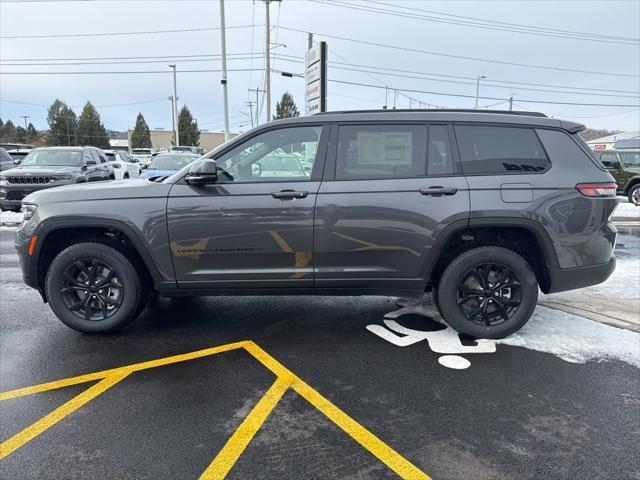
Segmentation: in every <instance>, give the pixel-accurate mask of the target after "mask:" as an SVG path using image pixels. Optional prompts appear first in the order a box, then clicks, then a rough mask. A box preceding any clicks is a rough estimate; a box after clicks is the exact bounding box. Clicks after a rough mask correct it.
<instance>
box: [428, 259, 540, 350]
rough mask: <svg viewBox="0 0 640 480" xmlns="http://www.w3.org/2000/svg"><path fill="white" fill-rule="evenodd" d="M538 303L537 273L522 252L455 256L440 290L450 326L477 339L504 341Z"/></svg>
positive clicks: (443, 310) (526, 319)
mask: <svg viewBox="0 0 640 480" xmlns="http://www.w3.org/2000/svg"><path fill="white" fill-rule="evenodd" d="M537 300H538V282H537V280H536V276H535V273H534V272H533V270H532V269H531V267H530V266H529V264H528V263H527V262H526V260H525V259H524V258H522V257H521V256H520V255H518V254H517V253H515V252H513V251H511V250H508V249H506V248H502V247H480V248H475V249H473V250H469V251H467V252H464V253H462V254H460V255H459V256H458V257H456V258H455V259H454V260H453V261H452V262H451V263H450V264H449V266H448V267H447V269H446V270H445V271H444V273H443V275H442V277H441V279H440V283H439V285H438V305H439V307H440V311H441V313H442V316H443V317H444V319H445V321H446V322H447V323H448V324H449V325H450V326H451V327H452V328H454V329H455V330H456V331H458V332H460V333H464V334H467V335H470V336H472V337H474V338H504V337H506V336H508V335H511V334H512V333H514V332H516V331H518V330H519V329H520V328H522V326H523V325H524V324H525V323H527V321H528V320H529V319H530V318H531V315H532V314H533V311H534V310H535V308H536V302H537Z"/></svg>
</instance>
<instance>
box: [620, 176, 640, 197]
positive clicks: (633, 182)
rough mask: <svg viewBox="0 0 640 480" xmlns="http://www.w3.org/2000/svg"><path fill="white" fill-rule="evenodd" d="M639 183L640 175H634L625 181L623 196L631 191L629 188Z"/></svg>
mask: <svg viewBox="0 0 640 480" xmlns="http://www.w3.org/2000/svg"><path fill="white" fill-rule="evenodd" d="M639 183H640V175H634V176H633V177H631V178H630V179H629V180H627V184H626V185H625V186H624V190H623V192H624V194H625V195H628V194H629V190H631V187H633V186H634V185H637V184H639Z"/></svg>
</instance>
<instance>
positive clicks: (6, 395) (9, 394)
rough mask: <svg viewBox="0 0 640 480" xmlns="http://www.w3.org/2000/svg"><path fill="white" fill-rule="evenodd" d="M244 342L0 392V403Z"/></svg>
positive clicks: (171, 361) (194, 356) (241, 344)
mask: <svg viewBox="0 0 640 480" xmlns="http://www.w3.org/2000/svg"><path fill="white" fill-rule="evenodd" d="M245 343H246V342H236V343H228V344H227V345H220V346H219V347H213V348H205V349H204V350H197V351H195V352H190V353H183V354H181V355H173V356H171V357H165V358H160V359H158V360H150V361H148V362H142V363H135V364H133V365H126V366H123V367H117V368H112V369H109V370H103V371H101V372H94V373H88V374H86V375H79V376H77V377H71V378H64V379H62V380H57V381H55V382H47V383H41V384H39V385H33V386H31V387H25V388H17V389H15V390H9V391H6V392H0V401H2V400H8V399H10V398H16V397H22V396H25V395H31V394H33V393H40V392H46V391H47V390H55V389H57V388H62V387H69V386H71V385H78V384H80V383H86V382H91V381H93V380H99V379H101V378H106V377H108V376H110V375H114V374H118V373H122V372H124V371H126V372H128V373H131V372H138V371H140V370H146V369H148V368H155V367H161V366H164V365H169V364H171V363H179V362H184V361H186V360H194V359H196V358H201V357H207V356H209V355H215V354H216V353H222V352H228V351H230V350H237V349H239V348H243V347H244V345H245Z"/></svg>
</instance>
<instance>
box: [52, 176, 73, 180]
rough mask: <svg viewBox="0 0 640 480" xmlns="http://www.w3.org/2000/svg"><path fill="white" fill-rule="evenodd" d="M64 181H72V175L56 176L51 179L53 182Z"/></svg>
mask: <svg viewBox="0 0 640 480" xmlns="http://www.w3.org/2000/svg"><path fill="white" fill-rule="evenodd" d="M63 180H71V175H56V176H55V177H51V181H52V182H60V181H63Z"/></svg>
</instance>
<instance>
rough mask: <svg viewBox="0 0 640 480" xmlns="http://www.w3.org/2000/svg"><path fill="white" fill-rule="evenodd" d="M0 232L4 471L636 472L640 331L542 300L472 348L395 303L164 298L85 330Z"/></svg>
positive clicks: (0, 465)
mask: <svg viewBox="0 0 640 480" xmlns="http://www.w3.org/2000/svg"><path fill="white" fill-rule="evenodd" d="M619 228H620V229H621V234H620V236H619V241H618V246H617V254H618V257H619V272H625V271H626V272H631V273H630V278H629V282H630V285H629V289H628V290H627V294H626V301H622V299H617V298H616V297H615V296H616V295H619V292H618V291H617V290H616V289H613V290H611V292H612V293H611V295H612V296H613V297H612V298H611V300H612V302H611V303H612V305H613V304H614V303H626V304H627V306H628V305H631V307H632V310H631V311H633V306H634V305H636V303H637V299H636V298H635V296H634V295H635V294H634V293H633V292H632V289H634V288H635V286H634V285H635V284H634V283H633V282H638V279H637V278H635V277H637V275H635V277H634V275H633V272H634V270H633V269H634V268H637V266H636V263H637V244H638V237H639V236H640V228H639V227H638V226H637V225H635V223H633V222H627V223H625V224H622V225H621V226H620V227H619ZM4 230H5V231H2V232H0V240H1V253H0V254H1V259H2V278H1V285H0V297H1V298H2V303H1V304H0V306H1V309H2V312H1V313H2V332H1V333H2V336H1V345H0V355H1V357H0V359H1V362H0V369H1V370H0V379H1V382H2V385H1V390H2V392H4V393H3V394H2V397H0V399H1V401H2V403H1V404H0V405H1V407H2V408H1V409H0V411H1V412H2V418H1V425H2V441H3V442H4V443H3V444H2V451H1V454H0V455H1V456H2V457H4V458H3V459H2V460H1V462H0V469H1V470H0V474H1V476H2V478H16V479H17V478H25V479H26V478H52V479H57V478H59V479H63V478H64V479H69V478H136V479H138V478H153V479H173V478H199V477H202V478H223V477H225V475H226V478H238V479H240V478H243V479H244V478H255V479H258V478H275V477H279V478H301V477H306V478H313V479H316V478H318V479H320V478H322V479H328V478H357V479H360V478H362V479H364V478H375V479H379V478H398V477H401V478H410V479H414V478H415V479H417V478H429V477H431V478H442V479H449V478H451V479H453V478H456V479H459V478H461V479H466V478H475V479H477V478H486V479H489V478H491V479H493V478H550V477H553V478H578V477H583V478H639V477H640V460H638V459H639V458H640V447H639V445H640V376H639V375H638V368H639V367H640V358H639V357H640V353H639V352H640V350H639V349H640V334H639V333H636V332H634V331H632V330H634V327H633V325H629V328H627V329H621V328H616V327H613V326H609V325H604V324H602V323H598V322H595V321H592V320H589V319H586V318H583V317H581V316H576V315H574V314H572V313H567V312H566V311H561V310H557V309H552V308H547V307H544V306H539V307H538V309H537V311H536V313H535V315H534V318H533V319H532V320H531V321H530V323H529V324H528V325H527V326H526V327H525V328H524V329H523V330H522V331H521V332H519V333H518V334H517V335H514V336H512V337H509V338H507V339H505V340H503V341H500V342H493V341H479V342H475V341H473V340H471V339H466V338H460V337H458V336H457V335H456V334H454V333H453V332H452V331H451V330H450V329H447V328H446V327H444V326H442V325H441V324H439V323H438V322H436V321H434V318H435V316H434V315H433V313H432V312H430V310H429V308H428V307H426V308H425V307H424V306H421V307H415V306H412V305H409V306H408V307H405V308H404V309H403V310H399V308H400V307H399V306H398V305H397V303H396V301H397V299H395V298H388V297H373V298H366V297H344V298H328V297H315V298H313V297H281V298H278V297H228V298H222V297H220V298H196V299H163V298H158V299H154V300H153V301H152V302H151V304H150V305H149V307H148V308H147V309H146V310H145V312H144V313H143V315H142V317H141V318H140V319H139V320H138V321H137V322H135V323H134V324H133V325H132V326H131V327H130V328H128V329H127V330H126V331H125V332H123V333H121V334H117V335H110V336H88V335H82V334H78V333H76V332H74V331H72V330H69V329H68V328H66V327H65V326H63V325H62V324H61V323H60V322H59V321H58V320H57V319H56V318H55V317H54V315H53V314H52V313H51V312H50V310H49V308H48V307H47V306H44V305H43V304H42V302H41V300H40V299H39V297H38V295H37V293H36V292H35V291H33V290H30V289H28V288H27V287H26V286H24V285H23V284H22V282H21V277H20V269H19V265H18V259H17V256H16V255H15V253H14V250H13V245H12V241H13V238H12V235H13V234H12V232H11V231H8V230H10V229H7V228H6V227H5V228H4ZM625 262H631V263H625ZM633 262H636V263H633ZM620 265H622V267H620ZM620 268H622V269H621V270H620ZM616 282H617V283H620V280H619V279H618V280H616ZM606 285H607V284H605V285H604V287H599V288H606ZM594 288H595V287H594ZM618 290H620V289H618ZM629 292H631V293H629ZM597 294H598V292H596V291H594V292H593V295H597ZM600 294H602V292H600ZM585 297H589V294H587V295H585ZM618 300H619V302H618ZM545 301H557V302H559V303H562V301H563V300H562V299H554V298H553V297H542V298H541V303H544V302H545ZM634 302H636V303H634ZM578 304H579V303H576V302H574V305H578ZM583 306H584V308H585V309H589V305H588V302H587V303H586V304H584V305H583ZM636 308H637V305H636ZM614 310H615V308H614V307H613V306H612V311H614ZM636 311H637V310H636ZM596 313H597V312H596ZM600 314H601V315H602V312H600ZM385 315H386V318H385ZM425 315H426V316H425ZM429 316H430V317H431V318H430V317H429ZM612 316H613V317H616V315H614V314H612ZM617 316H618V317H620V318H622V319H624V318H627V319H628V317H625V316H624V313H622V314H620V315H617Z"/></svg>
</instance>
